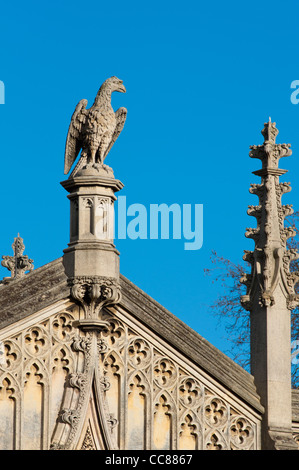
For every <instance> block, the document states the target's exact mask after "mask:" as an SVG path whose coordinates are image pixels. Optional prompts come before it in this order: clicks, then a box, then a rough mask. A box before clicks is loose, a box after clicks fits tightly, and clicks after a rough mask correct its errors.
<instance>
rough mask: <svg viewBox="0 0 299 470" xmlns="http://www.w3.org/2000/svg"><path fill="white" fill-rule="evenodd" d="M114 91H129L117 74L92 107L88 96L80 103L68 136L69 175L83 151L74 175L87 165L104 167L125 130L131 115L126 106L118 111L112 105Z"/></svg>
mask: <svg viewBox="0 0 299 470" xmlns="http://www.w3.org/2000/svg"><path fill="white" fill-rule="evenodd" d="M113 91H119V92H120V93H125V92H126V89H125V87H124V85H123V82H122V80H119V78H117V77H111V78H108V79H107V80H106V81H105V82H104V83H103V84H102V86H101V88H100V89H99V91H98V93H97V96H96V98H95V100H94V103H93V105H92V106H91V108H89V109H86V106H87V100H85V99H83V100H81V101H79V103H78V104H77V106H76V108H75V111H74V113H73V115H72V118H71V123H70V126H69V130H68V134H67V139H66V146H65V156H64V174H65V175H66V174H67V173H68V172H69V171H70V169H71V167H72V165H73V163H74V162H75V160H76V158H77V156H78V154H79V152H80V150H82V151H81V158H80V160H79V161H78V164H77V166H76V167H75V169H74V171H73V174H74V173H76V172H77V171H78V170H79V169H80V168H82V166H83V165H84V164H87V165H88V166H93V167H103V162H104V159H105V158H106V156H107V155H108V153H109V152H110V150H111V148H112V146H113V144H114V143H115V142H116V140H117V138H118V136H119V134H120V133H121V131H122V129H123V127H124V124H125V121H126V117H127V110H126V108H119V109H118V110H117V111H116V112H114V110H113V108H112V106H111V94H112V92H113Z"/></svg>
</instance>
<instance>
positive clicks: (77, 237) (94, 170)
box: [61, 165, 123, 327]
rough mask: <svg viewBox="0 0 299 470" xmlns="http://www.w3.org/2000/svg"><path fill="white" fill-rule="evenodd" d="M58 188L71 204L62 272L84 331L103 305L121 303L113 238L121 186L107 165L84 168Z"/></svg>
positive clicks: (117, 264) (117, 254)
mask: <svg viewBox="0 0 299 470" xmlns="http://www.w3.org/2000/svg"><path fill="white" fill-rule="evenodd" d="M61 184H62V186H63V187H64V188H65V189H66V190H67V191H68V192H69V195H68V198H69V200H70V243H69V244H68V248H66V249H65V250H64V256H63V260H64V266H65V272H66V274H67V277H68V280H69V284H70V287H71V296H72V297H73V298H74V299H75V300H77V301H79V302H80V303H81V305H82V306H83V308H84V311H85V320H86V321H85V323H86V327H87V324H88V322H90V319H91V318H93V319H94V320H96V319H97V318H98V314H99V312H100V310H101V308H102V307H103V306H104V305H107V304H112V303H116V302H118V301H119V299H120V287H119V253H118V251H117V250H116V248H115V245H114V240H113V238H114V201H115V200H116V196H115V193H116V192H117V191H119V190H120V189H121V188H122V187H123V184H122V183H121V182H120V181H119V180H116V179H115V178H114V175H113V171H112V169H111V168H110V167H108V166H107V165H103V166H98V167H92V166H87V167H84V168H83V169H81V170H79V171H78V172H76V173H75V174H74V175H72V174H71V176H70V178H69V179H67V180H66V181H63V182H62V183H61ZM94 326H95V327H96V324H94Z"/></svg>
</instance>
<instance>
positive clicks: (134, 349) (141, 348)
mask: <svg viewBox="0 0 299 470" xmlns="http://www.w3.org/2000/svg"><path fill="white" fill-rule="evenodd" d="M128 356H129V361H130V363H131V365H132V366H133V367H137V368H143V367H146V366H147V365H148V364H149V363H150V361H151V350H150V346H149V345H148V343H147V342H146V341H144V340H143V339H142V338H135V339H133V340H132V341H131V342H130V344H129V346H128Z"/></svg>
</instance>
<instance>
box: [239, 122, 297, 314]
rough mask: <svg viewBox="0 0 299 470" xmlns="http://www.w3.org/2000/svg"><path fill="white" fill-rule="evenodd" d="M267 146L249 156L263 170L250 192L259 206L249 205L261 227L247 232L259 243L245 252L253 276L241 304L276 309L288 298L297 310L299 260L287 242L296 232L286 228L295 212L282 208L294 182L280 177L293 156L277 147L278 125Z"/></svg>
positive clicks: (270, 129) (269, 129) (286, 147)
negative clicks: (298, 262) (297, 268)
mask: <svg viewBox="0 0 299 470" xmlns="http://www.w3.org/2000/svg"><path fill="white" fill-rule="evenodd" d="M262 135H263V137H264V143H263V144H262V145H254V146H251V147H250V149H251V150H250V153H249V156H250V157H251V158H258V159H259V160H261V162H262V168H261V169H260V170H257V171H254V172H253V173H254V174H255V175H257V176H260V177H261V183H260V184H252V185H251V187H250V190H249V191H250V193H252V194H255V195H257V196H258V198H259V204H258V205H256V206H249V208H248V215H251V216H254V217H256V220H257V227H256V228H249V229H247V231H246V233H245V236H246V237H247V238H251V239H253V240H254V242H255V249H254V251H245V255H244V260H245V261H248V262H249V263H250V264H251V274H249V275H244V277H243V278H242V279H241V282H243V283H244V284H245V285H246V286H247V292H246V295H244V296H242V299H241V302H242V305H243V306H244V308H246V309H247V310H252V308H253V306H254V305H255V303H256V302H259V304H261V305H263V306H267V307H268V306H272V305H274V304H275V302H276V297H277V296H278V295H279V296H280V297H281V295H283V296H284V298H285V300H286V307H287V308H288V309H290V310H292V309H294V308H295V307H296V306H297V305H298V303H299V299H298V296H297V295H296V294H295V289H294V286H295V284H296V283H297V282H298V280H299V277H298V275H297V273H294V272H293V273H291V272H290V262H291V261H292V260H295V259H298V254H297V252H296V250H293V249H291V250H288V249H287V240H288V239H289V238H290V237H292V236H294V235H295V231H294V230H293V229H292V228H290V227H287V228H286V227H285V226H284V220H285V217H286V216H288V215H290V214H292V213H293V209H292V206H291V205H282V204H281V197H282V195H283V194H285V193H287V192H289V191H290V190H291V187H290V183H284V182H283V183H281V182H280V181H279V177H280V176H281V175H283V174H285V173H286V172H287V170H282V169H280V168H278V164H279V160H280V158H282V157H288V156H290V155H291V154H292V151H291V149H290V144H276V137H277V135H278V130H277V128H276V124H275V122H271V120H270V119H269V122H267V123H265V125H264V129H263V130H262Z"/></svg>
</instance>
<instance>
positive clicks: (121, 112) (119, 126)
mask: <svg viewBox="0 0 299 470" xmlns="http://www.w3.org/2000/svg"><path fill="white" fill-rule="evenodd" d="M126 118H127V110H126V108H118V110H117V111H116V112H115V119H116V126H115V129H114V132H113V135H112V138H111V141H110V144H109V145H108V147H107V149H106V152H105V154H104V158H105V157H107V155H108V153H109V152H110V150H111V148H112V146H113V144H114V143H115V142H116V140H117V138H118V136H119V134H120V133H121V131H122V130H123V127H124V125H125V122H126Z"/></svg>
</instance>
